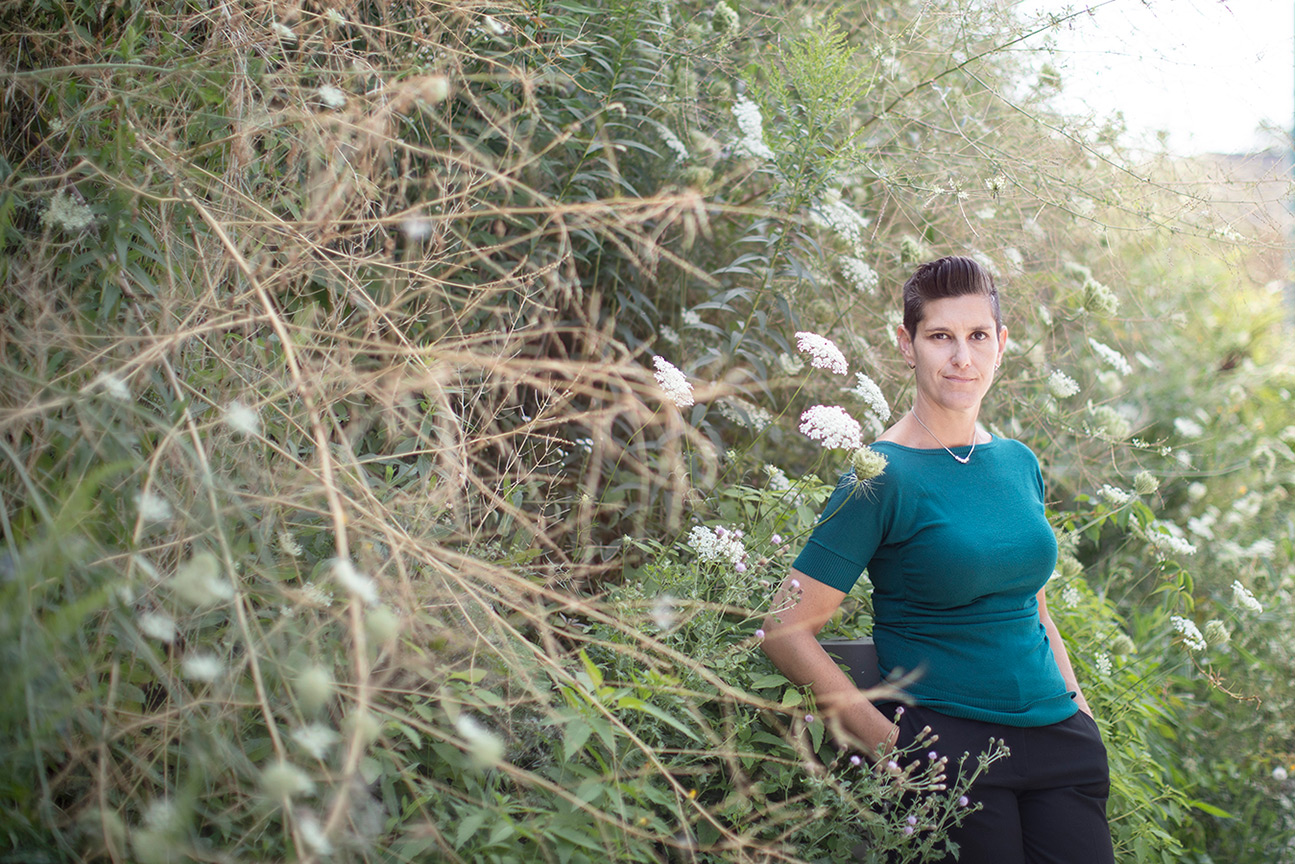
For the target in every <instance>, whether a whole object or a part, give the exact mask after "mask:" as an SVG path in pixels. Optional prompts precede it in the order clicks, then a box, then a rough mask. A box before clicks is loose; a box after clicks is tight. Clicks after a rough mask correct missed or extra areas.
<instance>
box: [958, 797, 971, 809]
mask: <svg viewBox="0 0 1295 864" xmlns="http://www.w3.org/2000/svg"><path fill="white" fill-rule="evenodd" d="M970 803H971V800H970V799H969V798H967V796H966V795H963V796H962V797H961V798H959V799H958V806H959V807H966V806H967V805H968V804H970Z"/></svg>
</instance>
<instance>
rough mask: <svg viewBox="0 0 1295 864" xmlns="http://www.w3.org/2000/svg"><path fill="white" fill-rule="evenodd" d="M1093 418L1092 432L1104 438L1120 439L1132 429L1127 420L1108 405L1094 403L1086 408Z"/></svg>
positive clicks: (1126, 435) (1127, 435)
mask: <svg viewBox="0 0 1295 864" xmlns="http://www.w3.org/2000/svg"><path fill="white" fill-rule="evenodd" d="M1088 413H1089V414H1090V415H1091V416H1092V418H1093V425H1094V427H1095V428H1094V430H1093V431H1094V432H1096V433H1097V434H1098V435H1101V436H1103V437H1105V438H1110V439H1113V440H1116V441H1121V440H1123V439H1125V438H1127V437H1129V434H1130V433H1131V432H1132V431H1133V429H1132V427H1130V426H1129V421H1128V420H1126V419H1124V415H1122V414H1121V413H1120V412H1119V411H1116V410H1115V409H1114V408H1112V407H1111V406H1110V405H1094V406H1092V407H1090V408H1089V409H1088Z"/></svg>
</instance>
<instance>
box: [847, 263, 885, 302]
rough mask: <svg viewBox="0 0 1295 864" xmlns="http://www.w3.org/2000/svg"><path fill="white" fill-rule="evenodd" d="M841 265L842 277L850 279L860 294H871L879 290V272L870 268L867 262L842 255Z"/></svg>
mask: <svg viewBox="0 0 1295 864" xmlns="http://www.w3.org/2000/svg"><path fill="white" fill-rule="evenodd" d="M840 263H841V275H842V276H844V277H845V278H846V279H848V280H849V282H850V284H851V285H853V286H854V289H855V290H856V291H858V292H859V293H860V294H871V293H873V292H874V291H876V290H877V285H878V283H879V282H880V281H881V279H880V278H879V277H878V276H877V271H876V270H873V269H872V268H871V267H869V266H868V265H867V263H866V262H864V261H862V260H860V259H858V258H854V257H852V256H850V255H842V256H841V261H840Z"/></svg>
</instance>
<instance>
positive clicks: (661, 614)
mask: <svg viewBox="0 0 1295 864" xmlns="http://www.w3.org/2000/svg"><path fill="white" fill-rule="evenodd" d="M677 620H678V616H677V615H676V614H675V599H674V597H672V596H670V595H669V594H662V595H661V596H659V597H657V598H656V600H654V601H652V623H653V624H655V625H656V627H657V629H658V630H669V629H670V628H671V627H673V626H674V625H675V622H676V621H677Z"/></svg>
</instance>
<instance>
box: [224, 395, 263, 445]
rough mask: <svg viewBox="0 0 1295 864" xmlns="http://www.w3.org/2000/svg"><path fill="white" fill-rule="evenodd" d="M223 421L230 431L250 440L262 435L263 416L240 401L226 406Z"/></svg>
mask: <svg viewBox="0 0 1295 864" xmlns="http://www.w3.org/2000/svg"><path fill="white" fill-rule="evenodd" d="M222 419H223V420H224V421H225V425H226V426H228V427H229V428H230V429H232V430H233V431H235V432H238V433H240V434H242V435H246V436H248V437H249V438H255V437H256V436H258V435H260V434H261V415H260V414H258V413H256V409H255V408H249V407H248V406H246V405H244V404H243V403H242V402H239V401H238V400H234V401H233V402H230V403H229V404H228V405H226V406H225V415H224V417H223V418H222Z"/></svg>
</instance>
